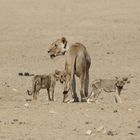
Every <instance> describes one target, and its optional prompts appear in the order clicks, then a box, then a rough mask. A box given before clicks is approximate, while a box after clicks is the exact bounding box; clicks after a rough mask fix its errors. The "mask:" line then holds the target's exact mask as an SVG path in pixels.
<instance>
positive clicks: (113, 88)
mask: <svg viewBox="0 0 140 140" xmlns="http://www.w3.org/2000/svg"><path fill="white" fill-rule="evenodd" d="M126 83H130V81H129V80H128V77H123V78H118V77H116V79H114V80H111V79H98V80H95V81H93V82H92V83H91V85H90V86H91V94H90V96H89V99H88V101H89V102H90V101H93V99H92V98H94V99H95V100H96V99H97V98H98V96H99V95H100V93H101V92H102V91H105V92H116V94H115V102H116V103H118V102H119V103H121V102H122V101H121V98H120V94H121V91H122V89H123V87H124V85H125V84H126Z"/></svg>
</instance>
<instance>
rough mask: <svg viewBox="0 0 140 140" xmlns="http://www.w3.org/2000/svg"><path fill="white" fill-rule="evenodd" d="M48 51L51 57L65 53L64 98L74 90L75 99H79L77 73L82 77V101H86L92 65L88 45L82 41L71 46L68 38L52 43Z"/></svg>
mask: <svg viewBox="0 0 140 140" xmlns="http://www.w3.org/2000/svg"><path fill="white" fill-rule="evenodd" d="M48 53H49V55H50V57H51V58H53V57H56V56H60V55H65V56H66V61H65V72H66V82H65V87H64V92H63V94H64V100H63V101H65V99H66V97H67V94H68V91H72V93H73V97H74V101H76V102H77V101H79V99H78V96H77V93H76V81H75V75H76V76H77V77H78V78H80V95H81V101H86V98H85V97H87V96H88V86H89V68H90V65H91V59H90V56H89V54H88V52H87V50H86V47H85V46H84V45H82V44H81V43H75V44H73V45H71V46H69V44H68V43H67V40H66V38H64V37H63V38H61V39H58V40H56V41H55V42H54V43H52V44H51V46H50V49H49V50H48Z"/></svg>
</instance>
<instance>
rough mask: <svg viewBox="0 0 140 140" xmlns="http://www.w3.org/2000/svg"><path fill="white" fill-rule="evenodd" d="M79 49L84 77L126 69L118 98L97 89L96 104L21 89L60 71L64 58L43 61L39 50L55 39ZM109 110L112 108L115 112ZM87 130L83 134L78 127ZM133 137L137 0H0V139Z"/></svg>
mask: <svg viewBox="0 0 140 140" xmlns="http://www.w3.org/2000/svg"><path fill="white" fill-rule="evenodd" d="M62 36H65V37H66V38H67V39H68V41H69V42H70V43H74V42H81V43H83V44H84V45H86V46H87V50H88V51H89V53H90V56H91V59H92V65H91V68H90V82H91V81H92V80H95V79H97V78H113V77H115V76H124V75H125V76H126V75H129V74H132V75H133V77H134V78H132V79H131V83H130V84H128V85H126V86H125V88H124V90H123V92H122V96H121V97H122V100H123V103H122V104H119V105H116V104H114V102H113V95H112V94H107V93H102V95H101V96H100V98H99V103H97V104H95V103H93V104H87V103H73V104H64V103H62V91H63V86H62V85H60V84H57V85H56V89H55V94H56V101H55V102H49V101H47V100H46V91H44V90H42V91H41V94H40V95H39V100H38V101H36V102H34V101H31V102H28V105H29V106H28V107H26V106H24V104H25V105H26V99H32V97H29V96H28V95H27V94H26V90H27V89H29V88H30V87H31V85H32V77H20V76H18V73H19V72H26V71H27V72H30V73H34V74H45V73H50V72H53V71H54V70H55V69H56V68H57V69H63V68H64V57H58V58H57V59H54V60H50V58H49V56H48V54H47V49H48V47H49V44H51V43H52V42H53V41H55V40H56V39H57V38H60V37H62ZM115 110H117V111H115ZM87 130H91V131H92V134H91V135H86V131H87ZM3 139H4V140H62V139H64V140H93V139H96V140H118V139H120V140H139V139H140V1H139V0H86V1H85V0H67V1H66V0H59V1H58V0H0V140H3Z"/></svg>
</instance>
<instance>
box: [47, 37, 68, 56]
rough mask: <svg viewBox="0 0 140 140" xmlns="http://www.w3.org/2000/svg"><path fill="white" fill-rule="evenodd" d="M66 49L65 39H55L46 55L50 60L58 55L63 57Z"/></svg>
mask: <svg viewBox="0 0 140 140" xmlns="http://www.w3.org/2000/svg"><path fill="white" fill-rule="evenodd" d="M67 49H68V48H67V40H66V38H65V37H62V38H61V39H57V40H56V41H55V42H53V43H52V44H51V45H50V48H49V50H48V53H49V55H50V57H51V58H54V57H56V56H59V55H64V54H65V53H66V51H67Z"/></svg>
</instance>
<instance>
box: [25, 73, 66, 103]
mask: <svg viewBox="0 0 140 140" xmlns="http://www.w3.org/2000/svg"><path fill="white" fill-rule="evenodd" d="M56 71H57V70H56ZM56 71H55V74H49V75H35V76H34V77H33V86H32V91H31V92H30V91H29V90H27V92H28V95H33V100H37V94H38V93H39V91H40V90H41V89H46V90H47V92H48V99H49V101H54V89H55V85H56V81H58V80H59V81H60V80H61V81H60V82H61V83H62V82H64V81H63V79H62V78H61V77H58V75H57V74H56Z"/></svg>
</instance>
